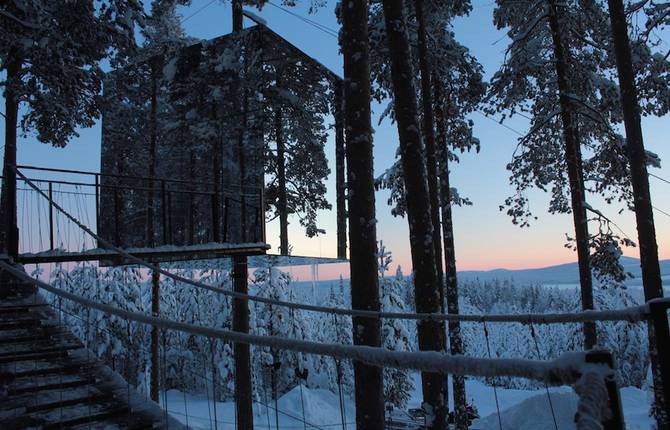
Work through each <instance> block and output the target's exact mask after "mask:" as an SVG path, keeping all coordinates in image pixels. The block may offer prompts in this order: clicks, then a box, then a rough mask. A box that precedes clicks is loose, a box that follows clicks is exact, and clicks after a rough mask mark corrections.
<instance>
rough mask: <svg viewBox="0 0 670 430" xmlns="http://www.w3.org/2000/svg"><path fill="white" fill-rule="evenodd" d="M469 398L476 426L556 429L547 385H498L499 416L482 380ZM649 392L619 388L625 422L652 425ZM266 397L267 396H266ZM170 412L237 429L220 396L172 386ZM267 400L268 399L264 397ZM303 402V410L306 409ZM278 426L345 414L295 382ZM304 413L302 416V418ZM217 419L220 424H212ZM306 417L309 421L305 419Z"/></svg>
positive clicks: (326, 396)
mask: <svg viewBox="0 0 670 430" xmlns="http://www.w3.org/2000/svg"><path fill="white" fill-rule="evenodd" d="M414 381H415V389H414V392H413V393H412V398H411V400H410V402H409V407H418V406H419V404H420V398H421V394H420V393H421V390H420V378H419V374H418V373H417V374H415V375H414ZM466 390H467V396H468V400H471V401H473V402H474V404H475V405H476V407H477V409H478V410H479V414H480V416H482V419H480V420H478V421H476V422H475V423H474V424H473V426H472V428H473V429H478V430H480V429H481V430H499V429H500V424H501V423H502V428H503V430H512V429H514V430H530V429H533V430H537V429H554V428H555V427H554V421H553V417H552V413H551V407H550V405H549V401H548V398H547V393H546V391H545V390H510V389H502V388H499V389H497V395H498V403H499V405H500V411H501V414H500V420H498V415H497V413H496V402H495V393H494V390H493V388H492V387H489V386H487V385H485V384H483V383H481V382H479V381H473V380H469V381H467V382H466ZM550 393H551V400H552V402H551V403H552V406H553V409H554V415H555V416H556V424H557V427H558V429H559V430H568V429H574V428H575V426H574V423H573V417H574V414H575V411H576V407H577V396H576V395H575V394H574V392H573V391H572V389H571V388H569V387H558V388H552V389H551V390H550ZM649 396H650V394H649V393H647V392H645V391H642V390H639V389H637V388H631V387H626V388H623V389H622V390H621V397H622V403H623V408H624V418H625V421H626V428H627V429H629V430H643V429H644V430H646V429H650V428H651V426H652V421H651V419H650V418H649V417H648V411H649V404H650V397H649ZM262 400H263V399H262ZM167 403H168V409H169V411H170V413H171V414H172V415H173V416H174V417H175V418H177V419H179V420H180V421H181V422H183V423H184V424H188V425H189V427H193V428H197V429H213V428H217V429H221V430H228V429H230V430H233V429H234V428H235V408H234V403H232V402H218V403H217V404H216V412H215V411H214V408H213V407H212V402H211V401H210V400H208V399H207V397H204V396H193V395H189V394H186V395H184V394H183V393H181V392H179V391H176V390H172V391H169V392H168V393H167ZM263 403H264V402H263ZM303 405H304V414H303ZM269 406H270V407H268V408H266V407H265V406H264V405H263V404H261V403H260V402H259V403H256V404H255V405H254V412H255V417H254V424H255V428H257V429H276V428H277V427H276V425H275V423H276V419H277V417H276V415H275V410H274V402H272V403H271V404H270V405H269ZM278 406H279V407H278V409H279V411H280V412H279V414H278V415H279V416H278V418H279V428H280V429H305V428H307V429H310V428H316V427H317V426H318V428H327V429H341V428H343V426H342V415H341V411H340V403H339V399H338V396H337V394H334V393H332V392H330V391H328V390H320V389H318V390H310V389H307V388H305V387H303V388H302V396H301V390H300V388H299V387H296V388H294V389H293V390H292V391H290V392H289V393H287V394H285V395H284V396H282V397H281V398H280V399H279V405H278ZM344 413H345V420H346V427H347V428H349V429H352V428H354V416H355V406H354V402H353V400H352V399H351V398H347V399H346V400H345V402H344ZM303 417H304V418H303ZM215 420H216V422H217V425H215V424H214V421H215ZM303 420H304V421H305V422H306V424H305V423H303Z"/></svg>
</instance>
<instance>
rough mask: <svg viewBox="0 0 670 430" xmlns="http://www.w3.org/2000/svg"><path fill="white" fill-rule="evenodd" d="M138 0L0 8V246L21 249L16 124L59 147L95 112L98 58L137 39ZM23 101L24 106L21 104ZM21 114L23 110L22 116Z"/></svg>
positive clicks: (32, 0) (119, 52) (28, 1)
mask: <svg viewBox="0 0 670 430" xmlns="http://www.w3.org/2000/svg"><path fill="white" fill-rule="evenodd" d="M141 12H142V7H141V5H140V3H139V2H137V1H136V0H109V1H102V0H100V1H95V2H94V1H78V2H73V3H68V2H52V1H44V0H22V1H16V2H12V3H11V4H5V5H3V8H2V13H0V24H1V25H2V28H3V31H2V32H0V46H1V48H0V70H4V71H5V72H6V73H5V79H4V80H2V81H0V86H2V87H4V96H5V151H4V153H5V157H4V168H3V177H4V178H5V179H4V180H3V190H2V211H3V217H2V219H4V220H6V223H5V225H6V226H7V228H8V229H9V230H7V231H5V232H3V233H4V234H3V238H4V240H3V246H4V248H5V250H6V251H8V252H10V253H11V254H12V255H16V253H17V252H18V237H17V232H16V213H15V212H16V191H15V188H16V187H15V183H16V175H15V172H14V166H15V165H16V139H17V133H16V130H17V126H18V125H19V124H20V126H21V129H22V131H23V132H24V133H28V132H30V131H34V132H35V135H36V137H37V139H38V140H39V141H40V142H43V143H47V144H52V145H54V146H57V147H62V146H65V145H66V144H67V142H68V141H69V140H70V139H71V138H72V137H75V136H77V132H76V129H77V128H78V127H89V126H92V125H93V124H94V122H95V120H96V119H97V118H98V117H99V116H100V109H101V106H100V100H101V99H100V97H99V96H100V92H101V86H102V75H103V74H102V70H101V66H100V62H101V61H102V60H103V59H105V58H109V57H110V53H115V54H116V55H115V56H114V58H113V61H117V60H119V59H121V58H122V57H124V55H125V54H126V53H127V52H128V51H129V50H131V49H132V47H133V46H134V25H135V22H137V21H138V20H140V19H141V17H140V14H141ZM20 107H21V109H19V108H20ZM20 113H21V115H19V114H20Z"/></svg>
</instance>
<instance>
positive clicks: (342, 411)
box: [333, 314, 347, 430]
mask: <svg viewBox="0 0 670 430" xmlns="http://www.w3.org/2000/svg"><path fill="white" fill-rule="evenodd" d="M333 321H334V323H335V325H334V327H335V329H336V330H337V327H338V325H337V314H333ZM333 360H335V372H336V373H335V375H336V376H335V377H336V380H337V391H338V397H339V400H340V417H341V419H342V429H343V430H347V413H346V410H345V406H344V393H343V392H342V365H341V363H340V361H339V360H338V359H337V358H334V357H333Z"/></svg>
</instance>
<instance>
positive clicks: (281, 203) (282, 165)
mask: <svg viewBox="0 0 670 430" xmlns="http://www.w3.org/2000/svg"><path fill="white" fill-rule="evenodd" d="M280 85H281V76H280V74H279V72H278V73H277V87H278V88H279V86H280ZM275 140H276V142H277V183H278V184H277V186H278V190H277V209H278V211H279V252H280V254H281V255H288V254H289V252H288V251H289V249H288V199H287V197H286V143H285V142H284V121H283V118H282V111H281V105H280V104H279V103H277V106H276V107H275Z"/></svg>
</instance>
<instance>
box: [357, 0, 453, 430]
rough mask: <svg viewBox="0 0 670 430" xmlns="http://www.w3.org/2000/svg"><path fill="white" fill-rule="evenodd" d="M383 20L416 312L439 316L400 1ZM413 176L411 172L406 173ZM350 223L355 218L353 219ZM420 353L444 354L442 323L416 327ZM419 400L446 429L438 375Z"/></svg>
mask: <svg viewBox="0 0 670 430" xmlns="http://www.w3.org/2000/svg"><path fill="white" fill-rule="evenodd" d="M384 19H385V22H386V33H387V39H388V47H389V53H390V57H391V76H392V80H393V92H394V101H395V114H396V120H397V122H398V135H399V138H400V155H401V162H402V167H403V171H404V172H406V174H405V175H404V181H405V191H406V196H407V218H408V222H409V232H410V246H411V251H412V266H413V269H414V288H415V291H416V293H415V297H416V311H417V312H421V313H423V312H426V313H439V312H440V311H441V310H442V304H441V298H442V297H441V294H440V284H439V281H438V277H437V270H436V269H435V268H436V266H437V265H436V263H435V257H436V256H435V247H434V246H433V222H432V218H431V214H432V209H431V205H430V191H429V190H430V189H429V186H428V180H427V171H426V160H425V155H424V148H423V144H422V142H421V132H420V130H419V120H418V116H417V110H418V109H417V103H416V91H415V89H414V84H413V76H414V74H413V72H412V65H411V63H410V61H411V53H410V49H409V43H408V40H407V31H406V28H405V18H404V16H403V2H402V1H397V0H384ZM410 172H411V173H410ZM352 219H356V218H354V217H352ZM418 335H419V336H418V337H419V349H420V350H422V351H444V350H445V327H444V323H443V322H436V321H420V322H419V323H418ZM421 381H422V388H423V400H424V404H425V406H426V409H427V411H428V413H429V415H430V419H429V420H428V422H429V426H428V428H430V429H445V428H446V418H447V410H446V409H447V397H446V395H445V394H446V393H445V392H444V387H445V385H446V384H445V383H444V378H443V376H442V375H440V374H439V373H428V372H423V373H422V374H421Z"/></svg>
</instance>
